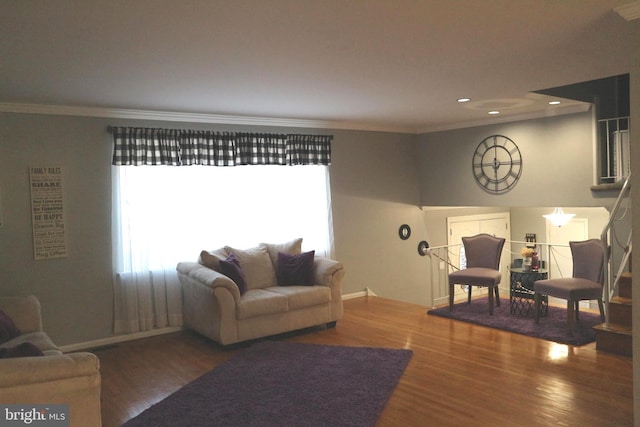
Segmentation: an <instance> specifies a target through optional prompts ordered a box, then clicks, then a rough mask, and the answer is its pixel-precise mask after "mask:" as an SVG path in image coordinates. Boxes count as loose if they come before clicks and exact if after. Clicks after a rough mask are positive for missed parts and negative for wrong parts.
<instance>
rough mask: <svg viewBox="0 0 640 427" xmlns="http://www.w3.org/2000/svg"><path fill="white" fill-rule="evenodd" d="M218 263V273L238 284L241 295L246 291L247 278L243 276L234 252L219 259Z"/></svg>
mask: <svg viewBox="0 0 640 427" xmlns="http://www.w3.org/2000/svg"><path fill="white" fill-rule="evenodd" d="M219 264H220V273H222V274H224V275H225V276H227V277H228V278H229V279H231V280H233V282H234V283H235V284H236V285H237V286H238V290H239V291H240V295H243V294H244V293H245V292H246V291H247V280H246V278H245V277H244V273H243V271H242V268H241V267H240V261H238V258H236V256H235V255H234V254H231V255H229V256H228V257H227V258H226V259H221V260H220V261H219Z"/></svg>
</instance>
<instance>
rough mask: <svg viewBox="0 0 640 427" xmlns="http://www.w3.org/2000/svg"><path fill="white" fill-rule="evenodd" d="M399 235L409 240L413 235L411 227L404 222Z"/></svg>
mask: <svg viewBox="0 0 640 427" xmlns="http://www.w3.org/2000/svg"><path fill="white" fill-rule="evenodd" d="M398 235H399V236H400V238H401V239H402V240H407V239H408V238H409V236H411V227H409V226H408V225H407V224H402V225H401V226H400V229H399V230H398Z"/></svg>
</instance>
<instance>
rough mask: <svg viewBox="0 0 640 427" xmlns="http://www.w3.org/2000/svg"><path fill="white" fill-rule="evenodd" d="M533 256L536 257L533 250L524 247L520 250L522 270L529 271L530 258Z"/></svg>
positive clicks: (530, 267)
mask: <svg viewBox="0 0 640 427" xmlns="http://www.w3.org/2000/svg"><path fill="white" fill-rule="evenodd" d="M534 254H536V256H537V253H536V251H535V250H534V249H533V248H529V247H526V246H525V247H524V248H522V249H521V250H520V255H522V270H524V271H531V269H532V266H531V264H532V258H533V255H534Z"/></svg>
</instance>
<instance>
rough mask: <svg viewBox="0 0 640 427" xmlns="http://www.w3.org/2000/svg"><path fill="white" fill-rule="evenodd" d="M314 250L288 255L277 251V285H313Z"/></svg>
mask: <svg viewBox="0 0 640 427" xmlns="http://www.w3.org/2000/svg"><path fill="white" fill-rule="evenodd" d="M315 254H316V251H309V252H303V253H301V254H295V255H289V254H286V253H284V252H278V269H277V270H276V271H277V277H278V285H280V286H292V285H303V286H311V285H313V260H314V257H315Z"/></svg>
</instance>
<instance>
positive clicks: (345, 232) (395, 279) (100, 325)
mask: <svg viewBox="0 0 640 427" xmlns="http://www.w3.org/2000/svg"><path fill="white" fill-rule="evenodd" d="M108 125H116V126H155V127H184V128H189V127H192V128H197V129H219V130H251V131H270V132H300V133H322V134H327V133H330V134H333V135H334V142H333V145H332V147H333V159H334V163H333V165H332V166H331V187H332V199H333V219H334V228H335V257H336V258H338V259H339V260H340V261H342V262H343V263H344V264H345V265H346V268H347V272H348V274H347V277H346V279H345V286H344V290H343V293H345V294H350V293H355V292H360V291H363V290H364V289H365V288H367V287H370V288H371V289H372V290H374V292H376V293H378V294H379V295H382V296H387V297H393V296H394V295H398V296H399V297H403V298H405V299H410V298H411V297H410V294H411V293H415V288H416V287H418V286H426V285H425V284H424V281H423V277H424V268H425V267H424V265H423V264H421V263H419V262H416V258H417V257H408V256H407V253H411V254H413V253H414V252H413V248H412V247H410V246H411V245H410V244H409V243H408V242H403V241H401V240H400V239H399V238H398V235H397V230H398V227H399V226H400V225H401V224H402V223H408V224H410V225H411V226H412V227H413V229H414V235H415V236H419V235H421V234H422V221H421V217H420V210H419V208H418V207H417V205H418V199H419V180H418V177H417V175H416V167H415V163H414V162H415V155H414V143H415V136H413V135H398V134H391V133H380V132H377V133H376V132H357V131H331V130H326V129H322V130H309V129H286V128H251V127H246V126H245V127H240V126H231V125H226V126H225V125H207V124H186V123H166V122H164V123H163V122H155V123H154V122H148V121H136V120H122V119H105V118H87V117H70V116H53V115H38V114H14V113H0V200H1V204H0V206H2V214H3V220H4V221H3V226H2V227H1V228H0V295H27V294H35V295H36V296H38V298H39V299H40V301H41V303H42V310H43V320H44V324H45V327H46V329H47V331H48V332H49V333H50V335H51V337H52V339H53V340H54V342H56V343H57V344H59V345H67V344H74V343H81V342H86V341H91V340H97V339H101V338H106V337H109V336H111V335H112V322H113V314H112V310H113V294H112V281H111V277H112V274H111V166H110V161H111V138H110V135H109V134H108V133H107V132H106V128H107V126H108ZM32 166H60V167H62V169H63V173H64V176H63V180H64V181H63V185H64V203H65V216H66V217H65V220H66V224H65V225H66V238H67V247H68V256H67V257H66V258H62V259H51V260H40V261H35V260H34V258H33V246H32V232H31V215H30V194H29V173H28V170H29V167H32ZM255 240H256V243H257V242H259V241H261V240H262V239H261V238H260V236H256V239H255ZM404 251H406V253H404ZM196 256H197V254H194V259H195V257H196ZM399 278H401V280H399ZM417 302H424V300H423V301H417Z"/></svg>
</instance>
